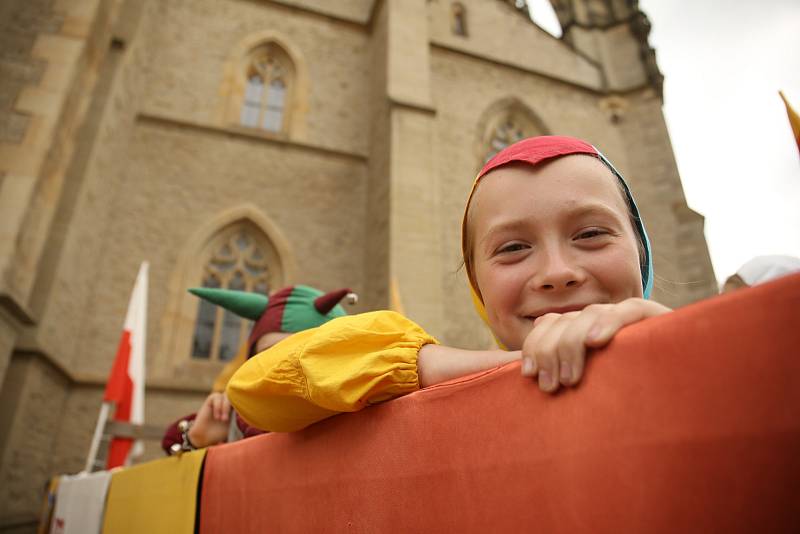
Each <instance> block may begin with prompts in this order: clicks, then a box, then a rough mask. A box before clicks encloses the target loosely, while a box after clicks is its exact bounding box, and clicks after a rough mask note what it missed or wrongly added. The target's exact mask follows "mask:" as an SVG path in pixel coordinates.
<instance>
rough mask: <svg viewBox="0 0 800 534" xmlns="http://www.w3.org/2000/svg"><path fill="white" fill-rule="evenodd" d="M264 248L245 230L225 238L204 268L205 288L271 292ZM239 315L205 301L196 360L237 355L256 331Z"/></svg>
mask: <svg viewBox="0 0 800 534" xmlns="http://www.w3.org/2000/svg"><path fill="white" fill-rule="evenodd" d="M268 275H269V268H268V265H267V255H266V254H265V251H264V245H263V244H262V243H259V241H258V240H257V239H256V238H255V237H254V236H253V235H252V234H251V233H250V232H249V231H248V230H247V229H246V228H243V227H239V228H234V229H233V230H231V231H229V232H227V233H226V234H224V235H223V236H222V238H221V239H220V240H219V241H218V242H217V244H216V248H215V249H213V253H212V254H211V257H210V258H209V259H208V261H207V263H206V265H205V266H204V275H203V280H202V286H203V287H214V288H220V287H221V288H226V289H235V290H239V291H255V292H259V293H262V294H267V293H268V292H269V289H270V288H269V281H268ZM252 325H253V323H252V321H246V320H243V319H242V318H240V317H239V316H237V315H236V314H234V313H232V312H230V311H228V310H225V309H223V308H222V307H220V306H216V305H214V304H211V303H209V302H206V301H204V300H202V299H200V300H199V304H198V308H197V319H196V322H195V330H194V340H193V343H192V357H193V358H196V359H201V360H213V361H227V360H230V359H232V358H233V357H234V356H236V353H237V351H238V350H239V348H240V347H241V345H242V343H244V342H245V340H246V339H247V335H248V334H249V332H250V328H252Z"/></svg>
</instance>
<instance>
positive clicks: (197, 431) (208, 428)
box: [188, 393, 231, 448]
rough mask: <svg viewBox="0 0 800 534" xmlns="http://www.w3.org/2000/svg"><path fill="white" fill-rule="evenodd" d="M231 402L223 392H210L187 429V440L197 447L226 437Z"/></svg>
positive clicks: (215, 442) (219, 441)
mask: <svg viewBox="0 0 800 534" xmlns="http://www.w3.org/2000/svg"><path fill="white" fill-rule="evenodd" d="M230 413H231V403H230V401H228V397H227V396H226V395H225V393H211V394H210V395H209V396H208V397H206V400H205V401H204V402H203V405H202V406H201V407H200V410H199V411H198V412H197V417H196V418H195V420H194V424H193V425H192V428H190V429H189V432H188V435H189V440H190V441H191V442H192V444H193V445H194V446H195V447H197V448H202V447H208V446H210V445H216V444H217V443H222V442H223V441H225V440H226V439H228V425H229V421H230Z"/></svg>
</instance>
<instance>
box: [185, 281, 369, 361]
mask: <svg viewBox="0 0 800 534" xmlns="http://www.w3.org/2000/svg"><path fill="white" fill-rule="evenodd" d="M189 292H190V293H192V294H193V295H196V296H198V297H200V298H202V299H204V300H207V301H208V302H211V303H213V304H216V305H218V306H222V307H223V308H225V309H226V310H229V311H231V312H232V313H235V314H236V315H238V316H239V317H242V318H244V319H248V320H250V321H255V324H254V325H253V329H252V330H251V331H250V336H249V338H248V340H247V344H248V347H249V354H250V355H252V354H253V349H254V347H255V344H256V342H257V341H258V339H259V338H260V337H261V336H263V335H264V334H268V333H270V332H286V333H291V334H293V333H295V332H301V331H303V330H308V329H309V328H315V327H317V326H321V325H323V324H325V323H327V322H328V321H330V320H331V319H335V318H337V317H342V316H345V315H347V312H346V311H344V308H342V306H341V305H340V304H339V301H341V300H342V299H343V298H345V297H347V299H348V301H349V303H350V304H355V303H356V302H357V300H358V296H357V295H356V294H355V293H353V292H352V291H350V289H348V288H343V289H338V290H336V291H331V292H330V293H324V292H322V291H320V290H319V289H315V288H313V287H310V286H304V285H296V286H289V287H285V288H283V289H281V290H279V291H277V292H276V293H273V294H272V296H267V295H264V294H262V293H251V292H248V291H237V290H233V289H218V288H210V287H195V288H191V289H189Z"/></svg>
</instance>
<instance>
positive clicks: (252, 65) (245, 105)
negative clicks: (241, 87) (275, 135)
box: [239, 43, 294, 132]
mask: <svg viewBox="0 0 800 534" xmlns="http://www.w3.org/2000/svg"><path fill="white" fill-rule="evenodd" d="M293 72H294V69H293V67H292V64H291V61H290V59H289V57H288V56H287V55H286V53H285V52H284V51H283V50H282V49H281V48H280V47H279V46H278V45H277V44H275V43H268V44H266V45H263V46H260V47H258V48H256V49H255V50H254V51H253V52H251V54H250V60H249V65H248V67H247V72H246V76H245V79H246V81H245V91H244V99H243V101H242V109H241V115H240V119H239V120H240V123H241V124H242V125H243V126H249V127H251V128H260V129H263V130H267V131H271V132H281V131H283V130H284V125H285V124H286V122H287V121H286V115H287V111H288V104H289V102H288V100H289V98H288V97H289V92H290V88H291V84H292V78H293Z"/></svg>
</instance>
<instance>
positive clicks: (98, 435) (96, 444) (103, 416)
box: [83, 402, 112, 473]
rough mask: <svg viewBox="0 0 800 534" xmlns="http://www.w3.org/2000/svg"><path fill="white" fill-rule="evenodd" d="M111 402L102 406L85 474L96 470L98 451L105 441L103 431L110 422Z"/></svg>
mask: <svg viewBox="0 0 800 534" xmlns="http://www.w3.org/2000/svg"><path fill="white" fill-rule="evenodd" d="M111 404H112V403H111V402H103V404H102V405H101V406H100V415H98V416H97V426H95V428H94V435H93V436H92V444H91V446H90V447H89V456H88V457H87V458H86V467H84V469H83V470H84V472H86V473H91V472H92V470H93V468H94V462H95V460H97V449H99V448H100V440H101V439H103V429H104V428H105V426H106V421H108V412H109V410H110V409H111Z"/></svg>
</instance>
